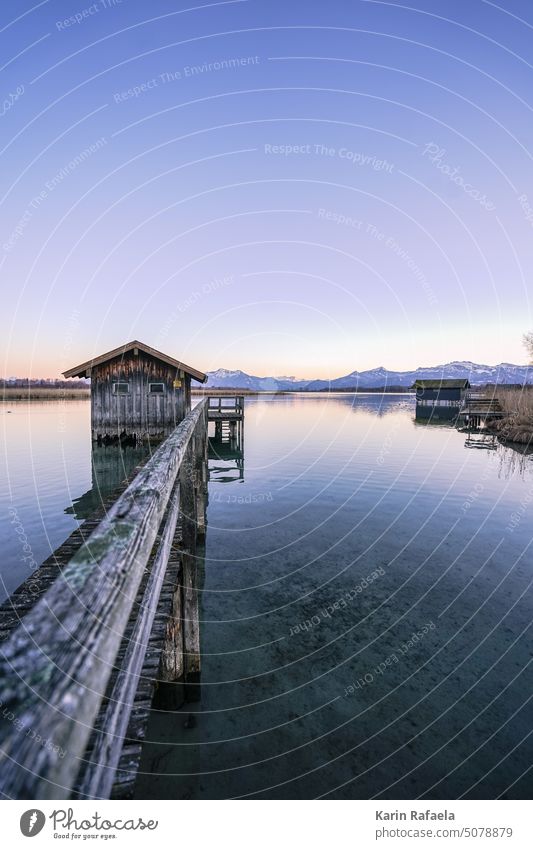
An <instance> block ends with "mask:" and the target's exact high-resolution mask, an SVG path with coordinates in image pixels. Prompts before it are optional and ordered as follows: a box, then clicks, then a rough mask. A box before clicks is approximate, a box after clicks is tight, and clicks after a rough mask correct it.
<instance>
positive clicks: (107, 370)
mask: <svg viewBox="0 0 533 849" xmlns="http://www.w3.org/2000/svg"><path fill="white" fill-rule="evenodd" d="M63 376H64V377H78V378H80V377H87V378H90V379H91V432H92V438H93V440H94V441H96V442H100V443H102V442H103V443H109V442H115V441H118V440H127V441H129V442H134V443H135V442H142V441H143V440H145V439H160V438H162V437H164V436H167V435H168V434H169V433H170V432H171V431H172V430H173V429H174V428H175V427H176V425H178V424H179V423H180V422H181V421H182V420H183V419H184V418H185V416H186V415H187V413H188V412H189V411H190V409H191V378H194V379H195V380H197V381H199V382H200V383H205V381H206V380H207V375H205V374H204V373H203V372H201V371H198V369H195V368H192V366H188V365H187V364H186V363H183V362H180V361H179V360H176V359H174V357H170V356H168V354H163V353H162V352H161V351H156V350H155V348H151V347H150V346H149V345H145V344H144V343H143V342H138V341H137V340H134V341H133V342H127V343H126V344H125V345H121V347H120V348H115V349H114V350H113V351H108V352H107V353H105V354H100V355H99V356H97V357H93V358H92V359H91V360H87V361H86V362H84V363H81V364H80V365H78V366H74V368H71V369H68V371H65V372H63Z"/></svg>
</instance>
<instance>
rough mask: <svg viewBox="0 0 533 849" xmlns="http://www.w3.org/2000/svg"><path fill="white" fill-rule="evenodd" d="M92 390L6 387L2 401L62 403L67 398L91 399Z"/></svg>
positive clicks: (0, 397) (1, 395)
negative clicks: (48, 401)
mask: <svg viewBox="0 0 533 849" xmlns="http://www.w3.org/2000/svg"><path fill="white" fill-rule="evenodd" d="M90 394H91V390H90V388H89V387H87V389H62V388H61V387H58V388H54V387H50V388H49V389H48V388H46V387H45V386H30V387H29V388H28V387H9V386H8V387H5V388H4V389H0V400H1V401H46V400H50V401H52V400H53V401H62V400H63V399H65V398H68V399H73V398H89V397H90Z"/></svg>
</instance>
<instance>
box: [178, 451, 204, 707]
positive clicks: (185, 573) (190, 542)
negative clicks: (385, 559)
mask: <svg viewBox="0 0 533 849" xmlns="http://www.w3.org/2000/svg"><path fill="white" fill-rule="evenodd" d="M193 451H194V440H191V442H190V443H189V447H188V450H187V454H186V457H185V461H184V463H183V464H182V466H181V470H180V485H181V562H182V591H183V592H182V617H183V650H184V675H185V685H186V689H185V698H186V700H187V701H196V700H198V698H199V683H200V625H199V621H198V590H197V568H196V528H197V517H196V493H195V485H194V477H195V465H194V461H195V457H194V453H193Z"/></svg>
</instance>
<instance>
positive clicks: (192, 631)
mask: <svg viewBox="0 0 533 849" xmlns="http://www.w3.org/2000/svg"><path fill="white" fill-rule="evenodd" d="M222 406H223V405H220V408H219V407H218V405H217V409H216V410H215V411H214V412H216V413H221V412H225V411H223V410H222ZM237 410H238V411H239V412H238V413H237ZM228 412H229V414H230V417H231V416H237V415H239V416H240V418H229V419H223V418H221V417H218V418H217V419H211V418H210V414H209V412H208V399H205V400H202V401H201V402H200V403H199V404H198V405H197V406H196V407H195V408H194V409H193V410H192V411H191V412H190V413H189V414H188V415H187V416H186V417H185V418H184V419H183V421H182V422H181V423H180V424H179V425H178V426H177V427H176V429H175V430H174V431H173V432H172V433H171V434H170V436H169V437H168V438H167V439H166V440H165V441H164V442H163V443H162V444H161V445H160V447H159V448H158V449H157V451H156V452H155V453H154V454H153V456H152V457H151V458H150V459H149V460H148V462H146V464H144V465H143V466H142V467H141V468H140V469H139V471H138V473H137V475H136V476H135V478H134V479H133V480H132V482H131V483H130V484H129V486H128V487H127V489H126V490H125V491H124V492H122V493H121V494H120V495H119V497H118V498H117V500H116V501H114V503H112V504H109V502H106V503H105V504H104V505H102V508H101V510H99V511H98V513H95V515H94V516H92V517H91V518H90V519H89V520H87V521H86V522H85V523H84V524H83V525H82V526H81V527H80V528H78V529H77V530H76V531H74V533H73V534H72V535H71V536H70V537H69V539H68V540H67V541H66V542H65V543H64V544H63V545H62V546H60V547H59V549H58V550H57V551H56V552H54V554H53V555H52V556H51V557H49V558H48V559H47V561H45V563H43V565H42V566H41V567H40V569H38V570H36V572H35V573H34V574H33V575H32V576H31V578H30V579H29V580H28V581H26V582H25V584H23V586H22V587H21V588H20V589H19V590H17V591H16V592H15V593H14V594H13V596H12V597H11V599H10V600H9V601H8V602H6V603H4V605H2V606H1V607H0V640H2V641H3V642H2V643H1V645H0V666H1V672H0V674H1V677H2V681H3V682H4V683H3V689H2V690H1V691H0V702H1V703H2V707H3V715H2V717H0V747H1V752H0V791H1V792H2V793H3V794H4V796H5V797H7V798H15V799H24V798H27V799H47V798H60V799H65V798H71V797H78V798H110V797H117V796H118V797H127V796H128V795H130V794H131V792H132V789H133V785H134V782H135V776H136V772H137V768H138V764H139V760H140V755H141V748H142V741H143V739H144V735H145V732H146V726H147V722H148V717H149V713H150V709H151V705H152V699H153V697H154V693H156V694H157V697H158V698H159V699H164V700H165V703H166V704H168V705H170V706H174V707H175V706H177V704H178V701H177V700H178V699H180V697H181V694H182V692H183V687H185V688H186V689H187V688H190V689H189V692H193V693H194V692H195V691H197V688H198V684H199V677H200V637H199V616H198V569H197V542H198V541H201V540H202V538H203V537H204V535H205V532H206V506H207V479H208V473H207V459H208V424H209V420H215V421H216V422H217V423H218V422H222V421H226V422H227V421H240V423H241V426H242V421H243V417H244V407H243V402H242V399H239V401H238V403H237V399H236V403H235V405H234V407H233V408H230V410H229V411H228ZM178 691H179V693H178Z"/></svg>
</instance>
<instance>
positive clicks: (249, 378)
mask: <svg viewBox="0 0 533 849" xmlns="http://www.w3.org/2000/svg"><path fill="white" fill-rule="evenodd" d="M308 383H309V381H308V380H298V379H297V378H295V377H256V376H255V375H252V374H246V372H244V371H240V370H237V371H228V369H225V368H219V369H217V370H216V371H208V372H207V383H206V384H204V386H207V387H209V388H214V387H216V388H217V389H251V390H253V391H254V392H257V391H262V392H279V391H280V390H282V389H305V387H306V386H307V384H308ZM193 385H195V381H193Z"/></svg>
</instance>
